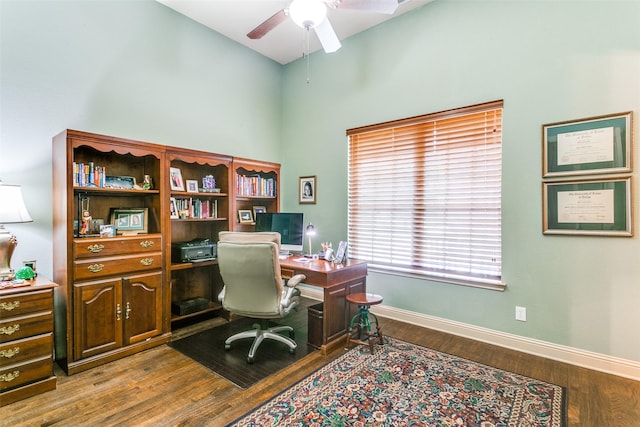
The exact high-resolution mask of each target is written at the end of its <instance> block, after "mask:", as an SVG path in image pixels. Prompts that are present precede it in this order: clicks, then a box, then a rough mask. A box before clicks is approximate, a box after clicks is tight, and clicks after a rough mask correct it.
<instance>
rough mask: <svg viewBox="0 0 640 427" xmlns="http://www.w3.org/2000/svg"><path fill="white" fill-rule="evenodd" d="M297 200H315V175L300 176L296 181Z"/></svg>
mask: <svg viewBox="0 0 640 427" xmlns="http://www.w3.org/2000/svg"><path fill="white" fill-rule="evenodd" d="M298 184H299V185H298V195H299V197H298V202H299V203H311V204H315V202H316V177H315V176H301V177H300V182H299V183H298Z"/></svg>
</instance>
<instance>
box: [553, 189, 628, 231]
mask: <svg viewBox="0 0 640 427" xmlns="http://www.w3.org/2000/svg"><path fill="white" fill-rule="evenodd" d="M542 206H543V208H542V210H543V213H542V214H543V221H542V222H543V224H542V228H543V230H542V232H543V233H544V234H582V235H591V236H632V235H633V230H632V224H633V221H632V210H631V178H630V177H627V178H619V179H606V180H593V181H563V182H543V183H542Z"/></svg>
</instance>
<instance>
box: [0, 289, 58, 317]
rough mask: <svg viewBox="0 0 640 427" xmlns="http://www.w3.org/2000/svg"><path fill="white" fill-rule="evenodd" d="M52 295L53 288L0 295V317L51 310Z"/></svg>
mask: <svg viewBox="0 0 640 427" xmlns="http://www.w3.org/2000/svg"><path fill="white" fill-rule="evenodd" d="M52 295H53V291H52V290H51V289H45V290H41V291H34V292H25V293H20V294H12V295H5V296H3V297H0V319H7V318H9V317H15V316H22V315H24V314H29V313H36V312H38V311H45V310H51V309H52V308H53V307H52V301H53V297H52Z"/></svg>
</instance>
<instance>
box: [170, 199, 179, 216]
mask: <svg viewBox="0 0 640 427" xmlns="http://www.w3.org/2000/svg"><path fill="white" fill-rule="evenodd" d="M169 208H170V209H171V210H170V214H169V218H171V219H178V218H179V215H178V203H177V202H176V198H175V197H170V198H169Z"/></svg>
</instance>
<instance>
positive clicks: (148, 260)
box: [140, 258, 153, 267]
mask: <svg viewBox="0 0 640 427" xmlns="http://www.w3.org/2000/svg"><path fill="white" fill-rule="evenodd" d="M140 264H142V265H144V266H146V267H148V266H150V265H151V264H153V258H142V259H141V260H140Z"/></svg>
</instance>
